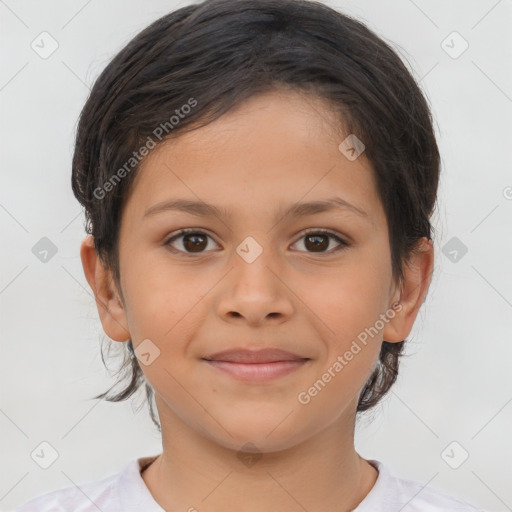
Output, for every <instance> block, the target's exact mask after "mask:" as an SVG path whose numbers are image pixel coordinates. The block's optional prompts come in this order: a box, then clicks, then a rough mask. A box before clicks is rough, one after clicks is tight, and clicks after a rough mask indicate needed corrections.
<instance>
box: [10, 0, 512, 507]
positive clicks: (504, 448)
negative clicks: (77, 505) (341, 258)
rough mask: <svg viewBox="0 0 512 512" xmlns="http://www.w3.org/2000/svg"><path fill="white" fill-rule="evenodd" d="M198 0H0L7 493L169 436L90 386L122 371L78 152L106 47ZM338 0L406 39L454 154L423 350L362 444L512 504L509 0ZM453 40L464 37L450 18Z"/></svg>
mask: <svg viewBox="0 0 512 512" xmlns="http://www.w3.org/2000/svg"><path fill="white" fill-rule="evenodd" d="M326 3H327V2H326ZM186 4H187V2H173V1H156V0H152V1H145V2H136V1H134V0H130V1H127V0H109V1H108V2H107V1H104V2H99V1H98V0H92V1H91V0H90V1H88V2H87V1H78V0H74V1H67V2H65V1H64V0H60V1H57V0H55V1H35V0H33V1H23V0H20V1H15V0H5V1H0V41H1V44H2V46H1V54H0V59H1V60H0V69H1V74H0V108H1V112H0V119H1V123H0V130H1V133H0V139H1V141H2V143H1V153H0V169H1V175H0V176H1V177H0V179H1V182H0V222H1V230H2V238H1V240H2V243H1V245H0V250H1V266H0V272H1V274H0V314H1V321H0V327H1V336H2V339H1V349H2V352H1V358H0V364H1V372H0V375H1V391H2V393H1V403H0V429H1V433H2V435H1V445H0V450H1V454H2V457H1V481H0V508H1V510H10V509H11V508H13V507H14V506H16V505H18V504H19V503H21V502H23V501H26V500H27V499H28V498H31V497H33V496H35V495H38V494H41V493H44V492H48V491H50V490H52V489H56V488H60V487H66V486H69V485H73V483H76V484H80V483H85V482H88V481H92V480H97V479H100V478H104V477H106V476H108V475H110V474H112V473H114V472H117V471H119V470H120V469H121V468H122V467H123V466H124V465H125V464H126V463H127V462H128V461H129V460H130V459H132V458H135V457H140V456H145V455H152V454H157V453H159V452H160V440H159V434H158V432H157V431H156V430H155V429H154V428H153V426H152V423H151V422H150V420H149V417H148V414H147V409H146V408H143V409H142V410H140V412H138V413H135V412H134V410H133V409H134V405H133V402H126V403H120V404H110V403H105V402H99V401H94V400H89V398H90V397H92V396H94V395H95V394H97V393H99V392H101V391H104V390H105V389H106V388H107V387H108V386H109V385H110V384H111V383H113V380H112V379H111V378H110V377H109V376H108V374H107V372H106V371H105V369H104V367H103V365H102V362H101V358H100V351H99V346H100V342H99V340H100V336H101V335H102V332H103V331H102V330H101V324H100V322H99V320H98V316H97V312H96V306H95V304H94V301H93V299H92V296H91V293H90V290H89V288H88V285H87V282H86V280H85V278H84V275H83V271H82V267H81V262H80V258H79V245H80V242H81V240H82V239H83V238H84V236H85V232H84V229H83V214H82V212H81V208H80V206H79V204H78V203H77V202H76V200H75V198H74V197H73V195H72V192H71V186H70V175H71V155H72V150H73V136H74V129H75V126H76V121H77V118H78V114H79V112H80V110H81V108H82V106H83V103H84V101H85V99H86V96H87V94H88V92H89V91H88V88H89V87H90V86H91V85H92V83H93V81H94V80H95V78H96V77H97V76H98V74H99V73H100V72H101V70H102V69H103V68H104V66H105V65H106V64H107V62H108V60H109V59H110V58H111V57H112V56H113V55H114V54H115V53H116V52H117V51H119V50H120V49H121V48H122V47H123V46H124V44H125V43H127V42H128V40H129V39H131V37H133V36H134V35H135V34H136V33H137V32H138V31H139V30H141V29H142V28H143V27H145V26H146V25H148V24H149V23H150V22H151V21H153V20H155V19H156V18H157V17H159V16H161V15H163V14H165V13H167V12H169V11H171V10H174V9H175V8H176V7H178V6H182V5H186ZM328 4H329V5H332V6H333V7H335V8H339V9H340V10H342V11H344V12H346V13H348V14H352V15H354V16H356V17H358V18H360V19H362V20H364V21H366V23H367V24H368V25H369V26H370V28H372V29H374V30H375V31H376V32H377V33H378V34H380V35H381V36H383V37H384V38H386V39H387V40H390V41H392V42H393V43H394V44H395V46H396V45H398V46H399V47H401V48H402V50H400V51H401V52H402V55H403V56H405V57H406V58H407V59H408V61H409V65H410V67H411V68H412V69H413V72H414V73H415V76H416V77H417V78H418V80H421V85H422V87H423V89H424V91H425V93H426V94H427V96H428V98H429V101H430V102H431V104H432V108H433V113H434V116H435V119H436V125H437V130H438V136H439V144H440V149H441V153H442V158H443V168H442V178H441V184H440V191H439V203H440V208H439V210H438V212H436V215H435V218H434V223H435V227H436V235H435V236H436V240H435V249H436V271H435V274H434V278H433V282H432V285H431V287H430V291H429V295H428V298H427V300H426V302H425V304H424V305H423V307H422V309H421V311H420V314H419V317H418V320H417V322H416V324H415V327H414V331H413V333H412V335H411V336H410V337H409V339H410V342H409V347H408V353H410V354H412V355H411V357H409V358H407V360H404V361H403V363H402V367H401V373H400V377H399V381H398V383H397V385H396V386H395V387H394V388H393V391H392V393H391V394H390V397H389V399H388V400H387V401H386V402H385V403H384V404H383V405H382V406H380V407H379V408H378V410H377V411H375V413H374V414H373V416H374V420H373V423H370V422H369V419H368V418H366V419H364V418H362V419H361V421H360V425H359V428H358V432H357V436H356V445H357V447H358V449H359V452H360V453H361V455H362V456H364V457H367V458H376V459H379V460H382V461H384V462H386V463H387V464H388V465H389V466H390V467H391V469H392V471H393V472H395V473H396V474H397V475H399V476H401V477H405V478H409V479H413V480H418V481H420V482H422V483H424V484H428V485H430V486H433V487H435V488H437V489H440V490H443V491H445V492H447V493H449V494H451V495H454V496H459V497H460V498H463V499H465V500H466V501H470V502H473V503H475V504H478V505H480V506H482V507H485V508H486V509H487V510H489V511H504V510H512V488H511V486H510V482H511V481H512V475H511V464H510V460H512V446H511V445H512V443H511V441H510V432H511V431H512V428H511V427H512V417H511V413H512V403H511V401H512V383H511V379H510V360H511V356H512V342H511V341H512V340H511V334H510V333H511V332H512V315H511V313H512V273H511V272H510V262H511V261H512V243H511V232H512V230H511V229H510V228H511V225H512V223H511V220H512V200H511V198H512V171H511V169H512V166H511V163H512V157H511V153H510V147H511V141H512V129H511V121H510V119H511V116H512V71H511V62H512V60H511V59H512V55H511V54H512V44H511V42H512V41H511V39H512V35H511V34H512V31H511V30H510V27H511V24H512V3H511V2H510V1H507V0H502V1H496V0H485V1H471V2H468V1H463V0H458V1H452V2H445V1H441V0H436V1H426V0H415V1H414V2H413V1H412V0H391V1H390V0H388V1H386V2H382V1H379V0H358V1H355V0H354V1H338V2H328ZM43 31H47V32H49V33H50V34H51V35H52V37H53V38H55V40H56V41H57V42H58V45H59V47H58V49H57V50H56V51H55V53H53V54H52V55H51V56H50V57H49V58H47V59H42V58H41V57H40V56H39V55H38V54H37V53H36V52H35V51H34V50H33V49H32V48H31V42H32V41H33V40H34V39H36V38H37V37H38V36H39V34H40V33H41V32H43ZM453 31H457V32H458V33H459V34H460V35H461V36H462V37H463V38H464V39H465V40H466V41H467V42H468V43H469V48H468V49H467V50H466V51H465V52H464V53H463V54H462V55H460V56H459V57H458V58H452V57H451V56H450V55H448V54H447V53H446V51H445V50H444V49H443V47H442V46H441V44H442V41H443V40H445V39H446V38H447V36H449V35H450V34H451V33H452V32H453ZM452 41H453V42H452ZM444 44H445V46H446V45H450V46H453V48H452V49H451V50H450V51H451V52H452V53H453V52H456V51H457V50H458V49H460V48H461V46H460V45H461V40H457V39H453V36H451V38H449V39H448V40H447V41H446V43H444ZM398 46H396V47H398ZM507 187H508V188H507ZM42 237H48V238H49V239H50V240H52V242H53V243H54V244H55V245H56V246H57V249H58V252H57V254H56V255H55V256H54V257H53V258H51V259H50V260H49V261H48V262H47V263H43V262H41V261H40V260H39V259H37V258H36V257H35V256H34V254H33V253H32V247H33V246H34V245H35V244H36V243H37V242H38V241H39V240H40V239H41V238H42ZM453 237H457V238H458V239H459V240H460V241H461V242H462V243H464V244H465V245H466V246H467V248H468V252H467V254H465V255H464V256H463V257H461V258H460V259H458V261H456V262H454V261H452V260H451V259H450V258H449V257H447V256H445V255H444V254H443V252H442V248H443V247H444V246H445V244H446V243H447V242H448V241H449V240H450V239H451V238H453ZM141 399H142V397H139V398H138V400H139V402H140V401H141ZM42 441H47V442H49V443H50V444H51V445H52V446H53V447H54V448H55V449H56V450H57V451H58V453H59V458H58V459H57V460H56V462H55V463H54V464H53V465H51V466H50V467H49V468H48V469H42V468H40V467H39V466H38V465H37V464H36V463H35V462H34V461H33V460H32V459H31V456H30V454H31V452H32V451H33V450H34V449H35V448H36V447H38V446H39V444H40V443H41V442H42ZM452 441H456V442H457V443H459V445H460V446H459V445H457V446H456V447H455V450H454V451H453V452H451V451H450V450H449V451H448V454H449V455H451V456H452V457H451V459H450V460H455V461H457V460H458V459H459V458H460V457H461V453H462V449H464V450H466V451H467V452H468V453H469V458H468V459H467V460H466V461H465V462H464V463H463V464H462V465H461V466H460V467H459V468H458V469H452V468H451V467H449V465H448V464H447V463H446V462H445V460H443V458H442V456H441V454H442V453H443V451H444V450H445V448H446V447H447V446H448V445H449V444H450V443H452ZM452 464H453V463H452Z"/></svg>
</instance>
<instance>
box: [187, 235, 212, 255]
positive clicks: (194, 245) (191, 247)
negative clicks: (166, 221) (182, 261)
mask: <svg viewBox="0 0 512 512" xmlns="http://www.w3.org/2000/svg"><path fill="white" fill-rule="evenodd" d="M192 238H193V239H194V240H195V241H194V242H191V240H190V239H192ZM198 238H199V239H202V242H201V241H199V242H198V241H197V239H198ZM205 240H206V237H205V236H203V235H199V234H197V233H195V234H189V235H183V246H184V247H185V249H186V250H187V251H190V252H200V251H201V250H202V249H204V248H205V247H206V245H207V242H206V243H205ZM196 249H199V251H197V250H196Z"/></svg>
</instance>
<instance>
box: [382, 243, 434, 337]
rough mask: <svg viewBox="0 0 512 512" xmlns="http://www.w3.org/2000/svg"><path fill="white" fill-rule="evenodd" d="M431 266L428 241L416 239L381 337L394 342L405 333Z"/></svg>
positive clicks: (423, 293) (422, 298) (421, 299)
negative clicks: (392, 315) (416, 242)
mask: <svg viewBox="0 0 512 512" xmlns="http://www.w3.org/2000/svg"><path fill="white" fill-rule="evenodd" d="M433 268H434V248H433V245H432V241H431V240H428V239H427V238H426V237H423V238H421V239H420V240H419V241H418V245H417V247H416V248H415V249H414V251H413V252H412V254H411V256H410V257H409V259H408V260H407V261H406V264H405V265H404V280H403V283H402V286H401V287H400V288H401V289H400V290H398V292H397V293H396V294H395V296H394V297H393V302H392V304H393V303H395V302H397V301H399V302H400V304H399V305H398V307H394V308H393V309H394V311H395V314H394V317H393V318H391V315H388V318H389V321H388V323H387V324H386V326H385V328H384V331H383V340H384V341H387V342H390V343H396V342H399V341H402V340H404V339H406V338H407V336H409V334H410V332H411V330H412V327H413V325H414V321H415V320H416V316H417V315H418V311H419V309H420V307H421V305H422V304H423V302H424V301H425V298H426V295H427V292H428V287H429V285H430V281H431V279H432V271H433Z"/></svg>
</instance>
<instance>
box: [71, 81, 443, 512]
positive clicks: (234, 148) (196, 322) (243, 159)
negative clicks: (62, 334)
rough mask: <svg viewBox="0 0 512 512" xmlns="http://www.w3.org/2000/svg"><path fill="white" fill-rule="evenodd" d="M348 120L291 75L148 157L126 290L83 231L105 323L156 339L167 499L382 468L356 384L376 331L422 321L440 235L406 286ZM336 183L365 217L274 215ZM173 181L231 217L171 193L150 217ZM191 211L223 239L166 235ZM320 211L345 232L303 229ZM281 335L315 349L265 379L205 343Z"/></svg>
mask: <svg viewBox="0 0 512 512" xmlns="http://www.w3.org/2000/svg"><path fill="white" fill-rule="evenodd" d="M345 136H346V135H345ZM345 136H343V135H342V136H340V134H339V130H337V129H336V125H335V120H334V119H333V118H332V117H331V114H330V112H329V111H328V110H327V106H326V105H325V104H324V103H323V102H322V101H321V100H319V99H316V98H312V97H311V96H309V97H307V98H306V97H304V96H302V95H300V94H298V93H295V92H290V91H282V90H281V91H277V90H276V91H273V92H271V93H265V94H262V95H259V96H254V97H252V98H251V99H249V100H248V101H247V102H245V103H244V104H243V105H242V106H240V107H239V108H237V109H236V110H234V111H230V112H229V113H227V114H225V115H224V116H222V117H221V118H219V119H218V120H216V121H215V122H213V123H211V124H209V125H207V126H205V127H203V128H200V129H198V130H196V131H193V132H190V133H188V134H184V135H181V136H179V137H177V138H175V139H173V140H169V141H167V142H165V143H163V144H162V145H160V146H157V148H155V149H154V150H153V151H152V152H151V153H150V155H149V156H148V157H147V158H146V159H145V160H144V161H143V163H142V164H141V167H140V169H139V171H138V174H137V176H136V179H135V181H134V183H133V189H132V192H131V195H130V196H129V199H128V201H127V203H126V207H125V209H124V211H123V214H122V221H121V230H120V239H119V240H120V257H119V258H120V259H119V261H120V274H121V287H120V288H121V289H118V287H117V286H116V285H115V283H114V281H113V279H112V273H111V271H110V270H109V269H106V268H105V267H104V266H103V265H102V263H101V260H100V259H99V258H98V256H97V254H96V252H95V249H94V243H93V239H92V237H91V236H88V237H87V238H86V239H85V240H84V241H83V243H82V246H81V258H82V263H83V268H84V273H85V276H86V278H87V281H88V282H89V284H90V286H91V288H92V290H93V291H94V294H95V297H96V302H97V305H98V311H99V315H100V318H101V322H102V325H103V328H104V330H105V333H106V334H107V335H108V336H109V337H110V338H111V339H113V340H115V341H119V342H124V341H126V340H127V339H128V338H129V337H131V339H132V341H133V344H134V347H135V349H136V350H137V347H138V346H139V345H140V343H141V342H142V341H143V340H145V339H150V340H151V342H152V343H154V344H155V345H156V346H157V347H158V349H159V350H160V355H159V356H158V357H157V358H156V359H154V361H153V362H152V363H151V364H150V365H148V366H145V365H141V367H142V370H143V371H144V374H145V376H146V378H147V380H148V381H149V383H150V384H151V386H152V387H153V389H154V390H155V397H156V404H157V407H158V412H159V417H160V421H161V424H162V444H163V452H162V454H161V455H160V456H159V457H158V458H157V459H156V461H155V462H154V463H153V464H152V465H151V466H150V467H149V468H148V469H147V470H146V471H145V472H144V473H143V474H142V476H143V479H144V482H145V483H146V485H147V487H148V489H149V490H150V492H151V494H152V495H153V497H154V499H155V500H156V501H157V502H158V503H159V504H160V506H161V507H162V508H164V509H165V510H169V511H170V510H189V509H191V507H195V508H196V509H197V510H201V511H209V512H220V511H225V510H226V503H229V510H243V511H245V512H252V511H261V510H286V511H295V510H296V511H302V510H303V508H305V509H306V510H308V512H314V511H324V510H339V511H346V510H351V509H353V508H355V507H356V506H357V505H358V504H359V503H360V502H361V501H362V500H363V498H364V497H365V496H366V495H367V494H368V493H369V492H370V490H371V488H372V487H373V485H374V484H375V481H376V478H377V476H378V474H377V471H376V470H375V469H374V468H373V467H372V466H371V465H370V464H369V463H368V462H367V461H366V460H365V459H363V458H362V457H360V456H359V454H358V453H357V452H356V451H355V448H354V423H355V416H356V407H357V401H358V397H359V393H360V391H361V389H362V387H363V386H364V383H365V382H366V380H367V379H368V377H369V375H370V373H371V371H372V369H373V367H374V365H375V364H376V362H377V359H378V354H379V350H380V346H381V343H382V340H386V341H389V342H398V341H401V340H403V339H405V338H406V337H407V336H408V335H409V333H410V331H411V329H412V326H413V324H414V320H415V318H416V316H417V313H418V310H419V308H420V307H421V305H422V303H423V300H424V298H425V295H426V293H427V289H428V285H429V283H430V278H431V274H432V268H433V247H432V244H431V242H429V241H427V239H426V238H424V239H422V240H421V241H420V244H419V246H418V251H417V252H416V253H414V255H412V256H411V258H410V260H409V262H408V265H407V266H405V267H404V272H405V279H404V281H403V283H401V285H398V284H397V283H396V282H395V280H394V279H393V276H392V272H391V254H390V248H389V240H388V225H387V220H386V217H385V213H384V210H383V208H382V205H381V203H380V200H379V198H378V195H377V189H376V187H375V182H374V178H373V171H372V167H371V164H370V163H369V161H368V160H367V159H366V158H365V154H364V153H363V154H362V155H360V156H359V157H358V158H357V159H356V160H354V161H350V160H348V159H347V158H346V157H345V156H344V155H343V154H342V153H341V152H340V150H339V149H338V145H339V144H340V142H341V141H342V140H343V139H344V137H345ZM335 195H336V196H339V197H342V198H343V199H345V200H346V201H348V202H350V203H352V204H353V205H356V206H357V207H358V208H360V209H362V210H364V211H365V212H366V213H367V216H359V215H356V214H355V213H353V212H351V211H349V210H343V209H337V210H332V211H326V212H321V213H315V214H310V215H308V216H305V217H301V218H292V217H283V216H282V215H280V216H278V217H275V215H277V214H276V211H277V209H278V208H286V207H287V206H290V205H292V204H294V203H297V202H307V201H313V200H323V199H327V198H330V197H332V196H335ZM177 198H181V199H189V200H195V201H196V200H197V201H204V202H206V203H210V204H214V205H216V206H220V207H223V208H225V209H227V210H229V211H230V212H232V216H231V217H230V218H228V217H226V218H224V217H218V216H215V215H210V216H206V217H202V216H197V215H192V214H190V213H185V212H179V211H172V210H169V211H165V212H161V213H158V214H154V215H150V216H148V217H146V218H144V213H145V212H146V210H147V209H148V208H150V207H151V206H153V205H155V204H157V203H160V202H162V201H166V200H169V199H177ZM181 228H197V230H200V231H202V232H205V233H206V234H207V235H209V237H211V238H208V237H206V238H200V239H199V241H200V242H201V243H202V245H201V248H200V249H199V252H193V250H194V249H193V244H192V243H190V242H189V243H188V244H187V243H186V240H187V238H186V237H183V236H182V237H180V238H177V239H175V240H174V242H173V244H172V245H167V246H166V245H165V242H167V241H168V240H169V239H170V238H172V236H174V234H176V233H177V231H178V230H179V229H181ZM312 228H314V229H327V230H329V231H331V232H333V233H334V234H336V235H338V236H339V237H340V238H341V239H342V240H344V241H346V242H347V243H348V246H346V247H343V246H342V245H341V244H340V243H339V242H337V241H336V239H335V238H329V237H326V238H321V239H320V241H321V242H323V243H324V244H325V245H323V246H322V247H324V249H315V246H314V244H313V243H311V242H310V240H309V239H308V237H306V236H305V234H304V230H306V229H312ZM248 236H251V237H253V238H254V239H255V240H256V241H257V243H258V244H259V246H261V248H262V253H261V254H260V255H259V256H258V257H257V258H256V259H255V261H253V262H252V263H248V262H247V261H245V260H244V259H243V258H242V257H241V256H239V254H238V253H237V252H236V249H237V247H238V246H239V245H240V244H241V242H242V241H243V240H244V239H245V238H246V237H248ZM327 244H328V245H327ZM191 247H192V249H191ZM339 247H341V250H339V251H335V249H336V248H339ZM171 248H174V252H173V251H172V250H171ZM187 250H188V253H187ZM180 251H181V252H180ZM326 251H330V252H326ZM396 301H400V303H401V306H402V308H401V310H400V312H399V313H396V314H395V315H394V318H392V319H388V321H387V322H386V323H385V326H384V328H383V329H381V330H380V331H379V334H378V335H375V336H374V337H373V338H369V342H368V343H367V345H366V346H364V345H361V346H362V350H361V351H360V352H358V353H357V355H355V356H354V357H353V359H352V360H351V361H349V362H348V364H346V366H344V368H343V370H342V371H340V372H338V373H337V374H336V376H335V377H334V378H332V379H331V381H330V382H329V383H328V384H326V386H325V387H324V388H323V389H322V390H321V391H320V392H319V393H318V394H317V395H316V396H315V397H313V398H312V399H311V401H310V402H309V403H308V404H306V405H303V404H301V403H300V402H299V401H298V398H297V397H298V394H299V393H300V392H301V391H304V390H306V391H307V390H308V388H310V387H311V386H312V384H313V383H314V382H315V381H317V380H318V379H319V378H320V377H321V376H322V374H323V373H324V372H325V371H326V370H327V368H329V367H330V366H332V364H333V363H334V362H335V361H336V359H337V357H338V356H339V355H343V354H344V353H345V352H346V351H347V350H348V349H349V348H350V346H351V343H352V342H353V341H354V340H355V339H357V335H358V334H359V333H361V332H362V331H364V329H365V328H369V327H371V326H373V325H374V324H375V322H376V321H377V320H378V319H379V315H381V314H383V313H385V312H386V311H389V310H390V308H391V306H392V305H393V304H394V303H395V302H396ZM269 346H272V347H278V348H282V349H285V350H288V351H291V352H294V353H296V354H298V355H300V356H302V357H308V358H310V361H309V362H308V363H306V364H305V365H304V366H302V367H301V368H300V369H298V370H297V371H295V372H292V373H291V374H288V375H286V376H284V377H279V378H277V379H274V380H272V381H268V382H263V383H254V382H241V381H238V380H235V379H234V378H232V377H229V376H227V375H226V374H224V373H223V372H220V371H219V370H217V369H215V368H212V367H211V366H209V365H208V364H207V363H205V362H204V361H203V360H201V358H202V357H205V356H206V355H208V354H211V353H213V352H218V351H221V350H225V349H228V348H235V347H251V348H256V347H269ZM248 442H250V443H252V444H253V445H255V446H256V447H257V450H258V452H259V454H260V455H261V458H259V460H258V461H257V462H256V463H255V464H253V465H250V466H249V465H245V464H243V463H242V462H241V460H240V458H239V457H237V454H238V452H239V451H240V449H241V447H242V446H244V445H245V444H246V443H248ZM302 507H303V508H302ZM191 510H193V509H191Z"/></svg>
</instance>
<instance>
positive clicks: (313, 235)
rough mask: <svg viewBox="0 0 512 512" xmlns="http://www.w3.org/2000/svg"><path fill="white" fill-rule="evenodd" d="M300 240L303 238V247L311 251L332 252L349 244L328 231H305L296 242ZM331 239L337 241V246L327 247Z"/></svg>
mask: <svg viewBox="0 0 512 512" xmlns="http://www.w3.org/2000/svg"><path fill="white" fill-rule="evenodd" d="M302 240H304V247H305V248H306V251H307V252H313V253H333V252H336V251H338V250H340V249H343V248H345V247H347V246H348V245H349V244H348V243H347V242H345V241H344V240H342V239H341V238H340V237H339V236H337V235H335V234H334V233H331V232H330V231H311V232H309V233H306V234H305V235H304V236H303V237H302V238H300V239H299V240H298V241H297V242H296V243H299V242H300V241H302ZM331 240H334V241H335V242H337V243H338V245H339V247H338V248H336V247H335V248H334V249H329V246H330V245H331Z"/></svg>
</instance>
